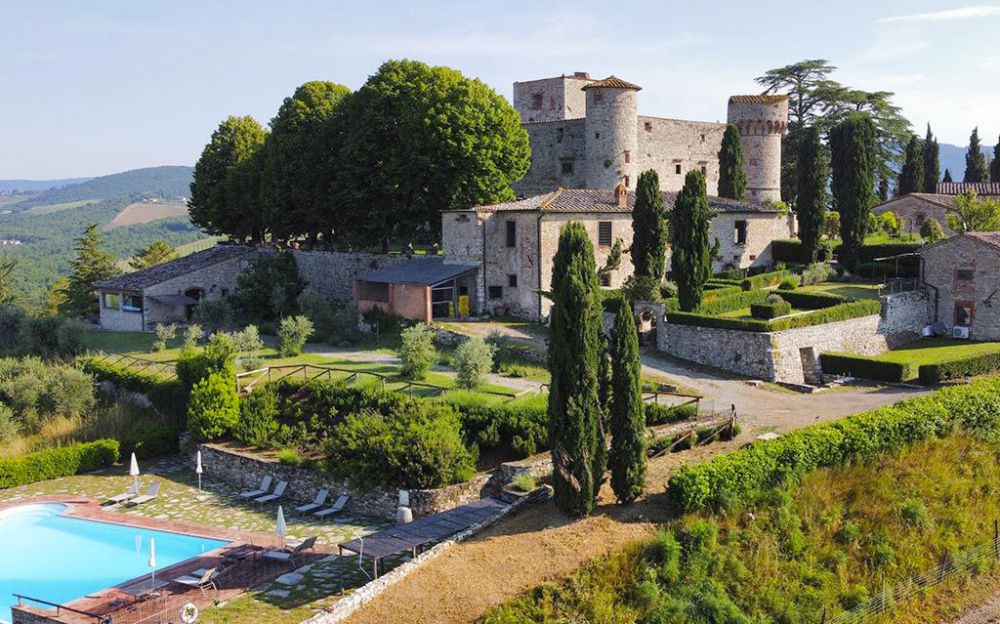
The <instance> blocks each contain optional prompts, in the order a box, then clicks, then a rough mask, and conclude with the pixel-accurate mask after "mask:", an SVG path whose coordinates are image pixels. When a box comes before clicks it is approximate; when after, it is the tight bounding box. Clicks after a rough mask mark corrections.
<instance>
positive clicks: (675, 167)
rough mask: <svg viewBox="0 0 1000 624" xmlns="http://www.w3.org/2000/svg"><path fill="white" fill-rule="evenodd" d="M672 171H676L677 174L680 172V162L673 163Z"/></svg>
mask: <svg viewBox="0 0 1000 624" xmlns="http://www.w3.org/2000/svg"><path fill="white" fill-rule="evenodd" d="M674 173H676V174H677V175H680V174H681V164H680V163H677V164H676V165H674Z"/></svg>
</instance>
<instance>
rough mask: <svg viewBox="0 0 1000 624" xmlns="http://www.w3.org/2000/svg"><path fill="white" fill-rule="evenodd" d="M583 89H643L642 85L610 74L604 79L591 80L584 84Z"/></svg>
mask: <svg viewBox="0 0 1000 624" xmlns="http://www.w3.org/2000/svg"><path fill="white" fill-rule="evenodd" d="M581 88H582V90H584V91H586V90H587V89H632V90H633V91H641V90H642V87H640V86H639V85H636V84H632V83H631V82H626V81H624V80H622V79H621V78H618V77H617V76H608V77H607V78H605V79H604V80H598V81H596V82H591V83H590V84H586V85H583V87H581Z"/></svg>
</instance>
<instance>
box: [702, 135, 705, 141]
mask: <svg viewBox="0 0 1000 624" xmlns="http://www.w3.org/2000/svg"><path fill="white" fill-rule="evenodd" d="M701 142H702V143H704V142H705V135H704V134H703V135H701Z"/></svg>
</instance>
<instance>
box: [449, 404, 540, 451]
mask: <svg viewBox="0 0 1000 624" xmlns="http://www.w3.org/2000/svg"><path fill="white" fill-rule="evenodd" d="M437 402H440V403H444V404H447V405H449V406H450V407H452V408H453V409H455V410H456V411H457V412H458V414H459V418H460V419H461V421H462V431H463V434H464V436H465V441H466V443H467V444H470V445H471V444H475V445H476V446H477V447H478V448H479V449H480V450H493V449H500V448H507V449H510V450H511V451H513V452H514V453H516V454H517V455H519V456H521V457H528V456H530V455H534V454H535V453H538V452H541V451H542V450H544V449H546V448H547V445H548V422H549V420H548V397H547V395H544V394H534V395H528V396H525V397H521V398H518V399H514V400H513V401H504V400H503V399H500V398H496V399H492V398H486V397H484V396H483V395H481V394H473V393H468V392H462V391H452V392H447V393H445V394H444V395H442V396H441V398H440V399H437Z"/></svg>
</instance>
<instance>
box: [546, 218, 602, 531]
mask: <svg viewBox="0 0 1000 624" xmlns="http://www.w3.org/2000/svg"><path fill="white" fill-rule="evenodd" d="M599 290H600V286H599V285H598V281H597V270H596V266H595V263H594V248H593V246H592V245H591V242H590V237H589V236H587V231H586V230H585V229H584V227H583V225H582V224H581V223H579V222H576V221H572V222H570V223H567V224H566V226H565V227H564V228H563V229H562V232H561V233H560V235H559V248H558V251H556V255H555V260H554V263H553V267H552V299H553V305H552V311H551V322H550V329H549V336H550V337H549V370H550V371H551V374H552V381H551V384H550V386H549V409H548V413H549V440H550V443H551V446H552V462H553V471H552V484H553V488H554V489H555V495H556V506H557V507H559V509H560V510H562V511H563V512H564V513H567V514H570V515H573V516H585V515H587V514H589V513H590V512H591V511H592V510H593V508H594V501H595V499H596V497H597V493H598V491H599V490H600V487H601V482H602V480H603V478H604V468H605V462H606V456H607V451H606V448H605V441H604V435H603V431H602V429H601V407H600V399H599V397H598V368H599V364H598V358H599V356H600V354H599V350H600V342H601V338H600V335H601V331H602V327H601V304H600V301H599V298H598V291H599Z"/></svg>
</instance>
